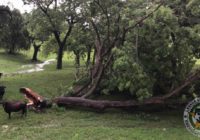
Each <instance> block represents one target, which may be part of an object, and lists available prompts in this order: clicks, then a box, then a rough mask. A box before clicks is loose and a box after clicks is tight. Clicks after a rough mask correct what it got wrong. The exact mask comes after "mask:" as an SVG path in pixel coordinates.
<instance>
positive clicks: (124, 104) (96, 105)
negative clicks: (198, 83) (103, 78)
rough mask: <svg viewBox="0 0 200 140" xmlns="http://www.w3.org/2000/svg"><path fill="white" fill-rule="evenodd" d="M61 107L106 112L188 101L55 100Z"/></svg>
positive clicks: (170, 104)
mask: <svg viewBox="0 0 200 140" xmlns="http://www.w3.org/2000/svg"><path fill="white" fill-rule="evenodd" d="M53 102H54V103H56V104H57V105H58V106H59V107H86V108H91V109H96V110H105V109H107V108H121V109H122V108H124V109H127V108H134V107H145V106H146V107H151V106H153V105H156V106H158V107H159V106H166V107H167V106H173V105H184V104H186V103H187V102H188V101H185V102H183V101H178V102H177V101H169V102H168V101H164V100H160V99H155V98H154V99H153V100H152V99H151V100H150V99H147V100H145V101H143V102H138V101H135V100H128V101H109V100H92V99H85V98H81V97H57V98H54V99H53Z"/></svg>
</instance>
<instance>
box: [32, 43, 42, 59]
mask: <svg viewBox="0 0 200 140" xmlns="http://www.w3.org/2000/svg"><path fill="white" fill-rule="evenodd" d="M40 47H41V45H36V44H35V43H34V44H33V48H34V53H33V57H32V61H38V58H37V56H38V52H39V50H40Z"/></svg>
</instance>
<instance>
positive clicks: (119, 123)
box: [0, 54, 199, 140]
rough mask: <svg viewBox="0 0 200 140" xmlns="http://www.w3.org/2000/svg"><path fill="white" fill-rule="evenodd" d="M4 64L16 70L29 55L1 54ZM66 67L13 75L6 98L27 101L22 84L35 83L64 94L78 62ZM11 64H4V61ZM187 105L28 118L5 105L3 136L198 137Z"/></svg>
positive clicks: (0, 115)
mask: <svg viewBox="0 0 200 140" xmlns="http://www.w3.org/2000/svg"><path fill="white" fill-rule="evenodd" d="M0 58H1V59H0V60H1V61H0V65H1V69H4V70H13V71H14V68H12V66H13V65H15V66H17V65H19V66H20V65H21V64H27V63H28V61H27V60H29V57H24V56H23V57H20V59H18V58H17V59H18V60H20V62H19V63H16V62H17V61H16V60H14V58H12V59H11V58H10V56H9V57H8V56H6V55H4V54H0ZM64 62H65V64H64V69H63V70H59V71H57V70H55V64H52V65H49V66H46V67H45V71H42V72H36V73H31V74H20V75H14V76H7V77H3V78H2V79H0V85H5V86H7V89H6V94H5V99H7V100H24V97H23V96H22V95H21V94H20V93H19V91H18V90H19V88H20V87H24V86H26V87H30V88H32V89H33V90H34V91H37V92H38V93H39V94H41V95H43V96H45V97H48V98H52V97H55V96H59V95H61V94H62V93H63V90H62V88H65V87H67V86H70V85H71V84H72V82H73V79H74V76H73V72H74V70H75V69H74V67H73V63H72V62H71V61H70V62H67V61H66V60H65V61H64ZM5 63H6V64H7V68H4V67H3V68H2V64H5ZM182 113H183V111H181V110H174V111H163V112H157V113H147V112H146V113H144V112H127V111H123V110H115V109H110V110H107V111H105V112H103V113H97V112H94V111H91V110H87V109H78V108H68V109H67V110H65V109H63V108H58V107H56V106H53V108H51V109H49V110H47V111H46V112H45V113H35V112H33V111H28V116H27V117H26V118H21V117H20V114H19V113H13V114H12V119H11V120H9V119H8V118H7V117H8V116H7V114H6V113H5V112H4V111H3V109H2V107H0V138H1V139H3V140H169V139H170V140H195V139H199V138H197V137H195V136H193V135H192V134H190V133H189V132H187V130H186V128H185V127H184V124H183V121H182Z"/></svg>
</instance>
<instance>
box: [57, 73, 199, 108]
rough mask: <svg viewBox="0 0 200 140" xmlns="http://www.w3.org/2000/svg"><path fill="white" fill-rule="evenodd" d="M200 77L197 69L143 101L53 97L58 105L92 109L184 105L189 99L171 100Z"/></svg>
mask: <svg viewBox="0 0 200 140" xmlns="http://www.w3.org/2000/svg"><path fill="white" fill-rule="evenodd" d="M199 78H200V71H199V70H198V71H196V72H194V73H192V74H191V75H189V76H188V77H187V78H186V80H185V81H184V82H183V83H182V84H181V85H180V86H178V87H177V88H175V89H173V90H172V91H171V92H170V93H168V94H166V95H164V96H157V97H151V98H149V99H146V100H144V101H142V102H139V101H136V100H128V101H108V100H92V99H85V98H83V97H57V98H54V99H53V102H54V103H56V104H57V105H58V106H64V107H70V106H80V107H87V108H92V109H98V110H104V109H106V108H129V107H140V106H151V105H166V106H167V105H182V104H185V103H187V102H188V101H185V102H184V101H178V100H170V98H171V97H175V96H179V95H180V94H181V90H182V89H184V88H185V87H187V86H189V85H190V84H191V83H193V82H194V81H196V80H198V79H199Z"/></svg>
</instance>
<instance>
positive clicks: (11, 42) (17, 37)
mask: <svg viewBox="0 0 200 140" xmlns="http://www.w3.org/2000/svg"><path fill="white" fill-rule="evenodd" d="M11 14H12V18H11V19H10V20H9V21H8V20H7V21H6V23H5V24H4V25H5V26H4V28H1V29H0V32H1V35H2V36H1V37H0V41H1V47H2V48H4V49H5V50H7V51H8V52H9V53H11V54H14V53H16V52H17V51H19V50H21V49H23V50H27V49H29V47H30V41H29V38H28V36H29V33H28V31H27V29H26V28H25V26H24V21H23V17H22V15H21V14H20V12H19V11H18V10H16V9H14V10H13V11H11Z"/></svg>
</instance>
